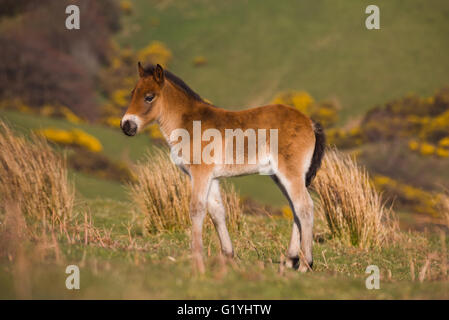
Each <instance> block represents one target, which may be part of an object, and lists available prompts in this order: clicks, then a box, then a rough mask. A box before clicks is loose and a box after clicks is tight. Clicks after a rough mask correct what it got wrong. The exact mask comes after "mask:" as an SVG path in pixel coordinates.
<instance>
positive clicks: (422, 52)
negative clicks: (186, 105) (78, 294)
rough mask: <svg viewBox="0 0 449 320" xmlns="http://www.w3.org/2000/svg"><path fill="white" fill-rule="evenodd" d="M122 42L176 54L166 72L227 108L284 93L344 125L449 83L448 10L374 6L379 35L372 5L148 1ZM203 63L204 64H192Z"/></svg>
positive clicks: (439, 3)
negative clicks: (370, 22)
mask: <svg viewBox="0 0 449 320" xmlns="http://www.w3.org/2000/svg"><path fill="white" fill-rule="evenodd" d="M133 3H134V12H133V14H132V15H131V16H130V17H129V18H127V19H125V20H124V23H123V25H124V30H123V31H122V32H121V34H120V35H119V36H118V39H119V42H120V43H121V44H122V45H129V46H132V47H133V48H136V49H139V48H142V47H143V46H145V45H147V44H148V43H149V42H151V41H153V40H159V41H162V42H164V43H165V44H167V46H168V47H169V48H170V50H171V51H172V52H173V59H172V61H171V62H170V63H169V68H170V69H171V70H172V71H173V72H174V73H175V74H177V75H179V76H180V77H181V78H182V79H184V80H185V81H186V82H187V83H188V84H189V85H191V87H192V88H193V89H194V90H196V91H197V92H199V93H200V94H201V95H202V96H203V97H205V98H207V99H209V100H211V101H213V102H214V103H215V104H217V105H219V106H223V107H227V108H246V107H249V106H256V105H260V104H265V103H268V102H270V100H271V99H272V98H273V96H274V95H275V94H276V93H277V92H279V91H281V90H285V89H298V90H306V91H308V92H310V93H311V94H312V95H313V96H314V97H315V98H316V99H318V100H322V99H328V98H336V99H338V100H339V102H340V104H341V106H342V115H341V116H342V119H343V121H344V120H348V119H350V118H352V117H357V116H358V115H361V114H362V113H363V112H364V111H366V110H367V109H369V108H371V107H374V106H375V105H377V104H382V103H385V102H386V101H388V100H390V99H393V98H397V97H401V96H404V95H405V94H407V93H409V92H415V93H417V94H419V95H424V96H425V95H429V94H432V93H433V92H434V90H436V88H439V87H441V86H442V85H444V84H447V83H449V64H448V63H447V52H448V50H449V42H448V41H447V34H448V32H449V23H448V18H449V3H448V2H447V1H445V0H431V1H429V2H426V3H423V2H422V1H419V0H409V1H388V2H381V3H377V5H378V6H379V8H380V14H381V29H380V30H374V31H369V30H367V29H366V28H365V26H364V23H365V18H366V17H367V15H366V14H365V13H364V12H365V8H366V7H367V6H368V5H369V4H372V1H371V2H370V1H365V0H364V1H346V0H338V1H334V0H320V1H295V0H287V1H282V2H279V1H273V0H268V1H257V0H249V1H239V0H229V1H219V2H217V1H209V0H195V1H193V2H184V1H146V0H134V1H133ZM196 56H204V57H205V58H206V59H207V64H206V65H204V66H201V67H195V66H194V64H193V59H194V58H195V57H196Z"/></svg>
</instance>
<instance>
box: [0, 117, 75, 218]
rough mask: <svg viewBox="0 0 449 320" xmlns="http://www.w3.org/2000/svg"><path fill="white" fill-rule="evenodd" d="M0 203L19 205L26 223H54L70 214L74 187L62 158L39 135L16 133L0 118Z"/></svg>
mask: <svg viewBox="0 0 449 320" xmlns="http://www.w3.org/2000/svg"><path fill="white" fill-rule="evenodd" d="M0 150H1V153H0V195H1V202H0V205H1V206H2V207H3V210H4V209H5V208H4V206H5V204H6V203H7V202H12V203H16V204H18V206H19V207H20V208H21V211H22V212H23V213H24V216H25V219H26V220H27V222H28V223H34V222H39V223H42V225H43V226H46V225H50V226H54V225H56V224H57V223H60V222H62V221H63V220H64V219H66V218H67V217H70V215H71V213H72V208H73V202H74V189H73V186H72V185H70V184H69V183H68V178H67V168H66V162H65V159H64V157H62V156H61V155H59V154H57V153H56V152H54V151H53V149H52V148H51V147H50V146H49V145H48V144H47V143H46V142H45V141H44V140H43V139H41V138H39V137H37V136H35V135H31V137H30V139H26V138H25V137H23V136H19V135H16V134H15V133H14V132H13V131H12V130H11V129H10V128H9V127H8V126H7V125H6V124H5V123H4V122H1V121H0Z"/></svg>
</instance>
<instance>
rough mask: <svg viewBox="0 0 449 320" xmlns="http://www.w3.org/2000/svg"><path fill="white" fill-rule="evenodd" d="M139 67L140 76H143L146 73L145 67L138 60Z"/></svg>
mask: <svg viewBox="0 0 449 320" xmlns="http://www.w3.org/2000/svg"><path fill="white" fill-rule="evenodd" d="M137 69H138V70H139V76H140V77H141V78H143V76H144V75H145V69H144V68H143V67H142V64H140V61H139V62H137Z"/></svg>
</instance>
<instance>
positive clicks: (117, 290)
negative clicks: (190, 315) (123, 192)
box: [0, 200, 449, 299]
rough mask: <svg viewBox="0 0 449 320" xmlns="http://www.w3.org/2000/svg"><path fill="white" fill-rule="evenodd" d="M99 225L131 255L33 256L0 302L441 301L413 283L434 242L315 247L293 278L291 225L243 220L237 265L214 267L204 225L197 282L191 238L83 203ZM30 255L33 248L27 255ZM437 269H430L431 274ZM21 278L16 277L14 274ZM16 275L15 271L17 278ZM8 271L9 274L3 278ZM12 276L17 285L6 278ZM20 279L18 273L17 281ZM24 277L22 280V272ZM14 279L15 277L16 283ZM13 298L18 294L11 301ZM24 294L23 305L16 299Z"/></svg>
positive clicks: (211, 234) (64, 248) (434, 288)
mask: <svg viewBox="0 0 449 320" xmlns="http://www.w3.org/2000/svg"><path fill="white" fill-rule="evenodd" d="M86 204H87V205H88V206H89V207H90V210H91V213H92V215H93V217H94V221H95V223H96V224H97V225H101V226H104V227H106V228H107V229H110V228H112V238H113V239H116V240H117V241H123V242H124V243H130V242H127V241H128V237H131V238H132V242H133V244H132V245H130V247H129V248H128V249H126V248H122V249H118V248H115V249H113V248H101V247H99V246H94V245H90V246H83V245H67V244H65V245H64V244H63V245H61V247H60V248H59V250H60V251H61V252H62V253H63V254H62V255H61V256H62V258H60V260H59V262H56V263H55V262H54V259H52V258H51V257H52V256H53V255H54V253H53V249H49V252H47V255H46V259H43V260H39V261H35V260H33V259H37V258H36V257H34V256H33V253H32V252H31V251H30V252H28V254H27V259H28V260H26V262H24V263H25V265H28V266H30V265H32V266H33V267H32V268H30V269H26V270H25V271H23V270H22V269H20V268H19V267H18V266H16V265H12V266H9V267H8V266H5V265H3V266H2V272H0V283H1V287H2V290H1V291H0V298H17V297H22V298H23V297H33V298H43V299H49V298H63V299H85V298H106V299H109V298H119V299H121V298H137V299H147V298H148V299H151V298H153V299H154V298H157V299H161V298H167V299H174V298H179V299H183V298H184V299H199V298H203V299H221V298H223V299H229V298H231V299H237V298H241V299H257V298H260V299H263V298H265V299H410V298H412V299H422V298H430V299H432V298H433V299H447V298H449V290H448V289H449V287H448V283H447V281H446V282H441V281H426V282H424V283H420V282H419V281H418V280H415V281H412V280H411V273H410V262H409V259H410V257H413V259H414V260H415V261H416V266H415V267H416V277H417V276H418V272H419V271H420V270H421V268H422V267H423V265H424V261H425V257H426V255H427V253H428V252H427V250H428V249H429V248H430V249H432V250H434V249H435V250H436V249H437V248H438V247H439V245H440V244H439V241H438V239H431V240H429V242H430V244H429V247H427V244H426V245H424V244H425V243H426V242H427V240H425V239H424V238H417V239H414V240H413V243H410V245H407V246H405V247H404V246H399V245H393V246H391V247H388V248H385V249H381V250H369V251H367V250H360V249H355V248H345V247H343V246H341V245H339V244H338V243H337V242H334V241H331V240H324V241H318V242H316V243H315V247H314V254H315V271H314V272H313V273H309V274H299V273H298V272H296V271H292V270H289V269H285V270H282V268H281V267H280V264H279V262H280V259H281V254H282V253H284V252H285V249H286V248H285V247H286V244H287V242H288V234H289V231H290V221H289V220H286V219H279V218H267V217H250V216H247V217H245V219H244V224H243V227H242V228H243V230H242V232H241V233H240V235H236V234H233V235H232V237H233V240H234V245H235V248H236V253H237V258H236V262H235V263H234V264H223V263H222V261H221V260H220V259H218V253H217V247H218V245H219V244H218V239H217V237H216V235H215V231H214V230H212V228H211V227H210V226H209V227H208V228H206V232H205V247H206V255H207V270H208V271H207V272H206V274H204V275H201V276H200V275H196V274H195V273H193V271H192V266H191V262H190V256H189V233H188V232H187V230H186V232H176V233H168V234H160V235H155V236H143V235H142V234H141V232H140V231H141V230H140V229H139V228H138V227H134V228H132V229H131V231H130V234H128V231H127V225H128V224H129V223H131V225H134V226H135V223H136V221H133V217H132V215H131V213H130V211H131V208H130V206H129V203H128V202H119V201H112V200H90V201H88V202H87V203H86ZM29 250H31V249H29ZM69 264H75V265H78V266H79V267H80V270H81V289H80V290H79V291H69V290H67V289H66V288H65V278H66V276H67V275H66V274H65V273H64V271H65V267H66V266H67V265H69ZM370 264H375V265H377V266H379V268H380V270H381V282H380V283H381V284H380V289H379V290H368V289H366V287H365V279H366V277H367V276H368V275H366V274H365V268H366V267H367V266H368V265H370ZM437 267H438V266H432V268H437ZM17 269H18V271H17ZM20 270H22V271H20ZM5 271H6V272H5ZM10 272H13V274H14V275H15V276H16V277H11V276H9V274H10ZM17 272H19V274H17ZM20 272H22V273H20ZM17 277H19V278H17ZM27 283H28V284H27ZM17 288H19V290H17ZM17 292H18V293H19V295H17ZM20 294H22V296H20Z"/></svg>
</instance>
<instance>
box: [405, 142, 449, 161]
mask: <svg viewBox="0 0 449 320" xmlns="http://www.w3.org/2000/svg"><path fill="white" fill-rule="evenodd" d="M443 140H444V139H442V141H443ZM445 146H446V144H445V141H443V143H439V145H438V146H435V145H433V144H431V143H428V142H422V143H420V142H419V141H417V140H410V141H409V142H408V148H409V149H410V150H411V151H416V152H419V153H420V154H421V155H423V156H432V155H436V156H438V157H440V158H447V157H449V148H448V147H445Z"/></svg>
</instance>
